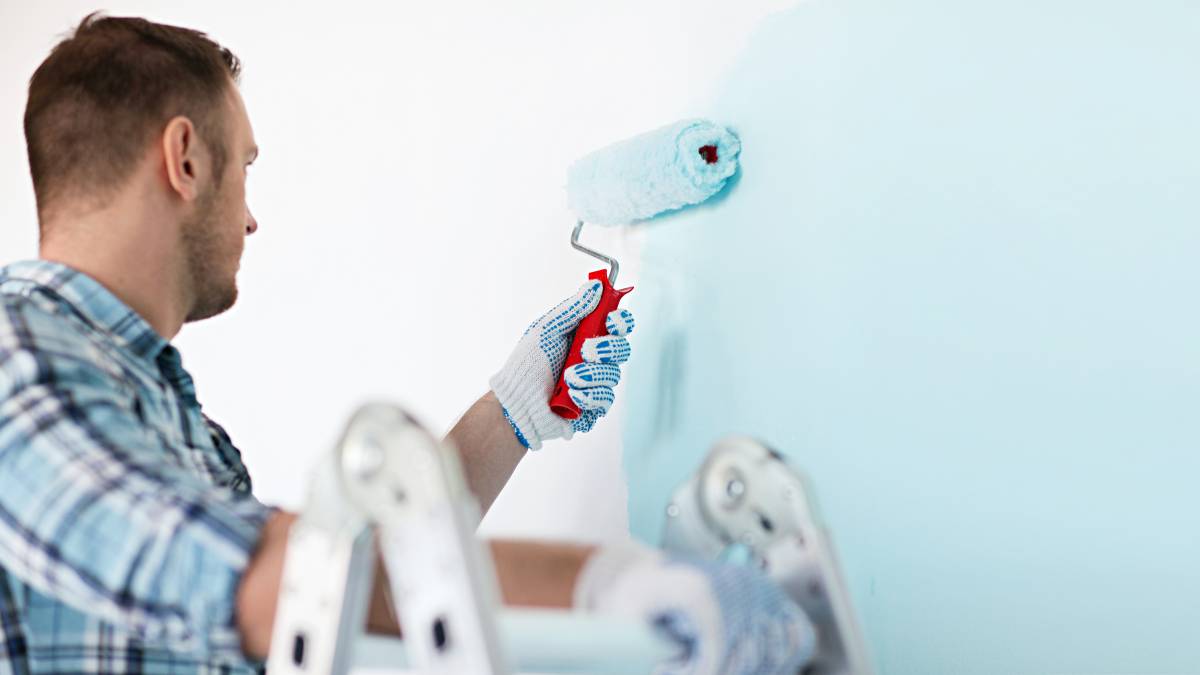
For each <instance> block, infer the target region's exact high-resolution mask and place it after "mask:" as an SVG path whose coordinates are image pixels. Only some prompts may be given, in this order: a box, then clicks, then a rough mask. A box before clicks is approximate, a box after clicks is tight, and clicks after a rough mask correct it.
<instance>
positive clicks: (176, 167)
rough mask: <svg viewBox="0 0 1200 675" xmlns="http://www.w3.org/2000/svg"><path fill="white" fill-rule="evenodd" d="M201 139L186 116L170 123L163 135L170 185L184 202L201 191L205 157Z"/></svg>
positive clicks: (176, 118) (164, 159)
mask: <svg viewBox="0 0 1200 675" xmlns="http://www.w3.org/2000/svg"><path fill="white" fill-rule="evenodd" d="M200 146H201V143H200V139H199V137H197V136H196V127H195V125H193V124H192V121H191V120H190V119H188V118H186V117H184V116H182V115H180V116H178V117H174V118H172V119H171V121H170V122H167V128H166V129H165V130H164V131H163V135H162V151H163V162H164V163H165V164H166V170H167V184H168V185H169V186H170V187H171V189H172V190H173V191H174V192H175V193H176V194H178V195H179V197H180V198H181V199H183V200H184V201H188V202H190V201H192V200H193V199H195V198H196V195H197V194H199V188H200V185H199V181H198V179H197V177H198V176H199V175H200V163H201V162H202V161H203V160H204V158H203V157H202V156H201V150H200Z"/></svg>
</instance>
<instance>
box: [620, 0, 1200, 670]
mask: <svg viewBox="0 0 1200 675" xmlns="http://www.w3.org/2000/svg"><path fill="white" fill-rule="evenodd" d="M1198 29H1200V9H1198V8H1197V6H1196V5H1195V4H1194V3H1183V2H1155V3H1116V2H1086V3H1085V2H1063V1H1054V2H1026V1H1013V2H1006V3H984V2H971V3H947V2H932V1H929V2H926V1H923V0H913V1H910V2H906V3H890V2H874V1H869V0H842V1H840V2H834V1H832V0H813V1H812V2H806V3H804V4H802V5H801V6H800V7H798V8H796V9H795V10H793V11H790V12H786V13H783V14H780V15H778V16H774V17H772V18H771V19H769V20H768V21H766V22H764V24H763V25H762V27H761V29H760V30H758V31H757V32H756V33H755V34H754V35H753V36H752V38H751V39H750V42H749V44H748V47H747V49H746V50H745V52H744V53H743V54H742V55H741V56H740V57H739V59H738V61H737V63H736V64H735V65H734V66H733V68H732V70H731V71H730V72H729V73H728V75H727V76H726V77H724V78H723V79H722V82H723V84H721V85H720V86H719V87H718V89H717V93H716V95H715V96H714V97H713V98H712V100H711V102H710V103H709V104H708V105H706V106H704V107H703V109H701V110H698V112H699V113H701V114H705V115H708V116H711V117H713V118H716V119H718V120H722V121H725V122H726V123H728V124H731V125H732V126H733V128H734V129H736V130H737V131H738V133H739V134H740V135H741V138H742V140H743V144H744V154H743V166H742V173H741V176H740V180H739V181H738V182H737V184H736V185H735V186H734V187H733V188H732V189H731V190H730V191H729V192H728V193H727V194H725V195H724V198H723V200H722V201H720V202H719V203H718V204H716V205H715V206H713V207H712V208H705V209H700V210H696V211H693V212H690V213H687V214H683V215H680V216H675V217H671V218H667V219H664V220H662V221H660V222H652V223H650V224H648V225H647V226H646V227H645V228H643V232H642V233H641V236H644V237H645V238H646V251H645V256H644V259H643V265H644V269H643V273H642V284H641V289H640V292H639V294H635V295H634V296H631V298H630V305H631V306H632V307H634V308H635V310H638V311H639V312H640V314H641V315H644V316H648V317H655V318H656V319H657V321H655V322H654V323H651V324H648V325H647V328H646V330H645V331H643V333H642V334H641V336H640V341H639V347H640V348H641V355H640V356H641V358H642V359H643V360H642V361H641V362H640V364H639V365H640V367H639V368H637V369H636V370H633V371H632V372H631V373H630V376H629V378H628V379H627V385H628V386H629V387H630V391H631V392H632V394H631V395H630V396H628V397H627V398H628V399H629V400H628V401H627V403H628V404H629V406H630V409H634V410H638V411H639V414H637V415H631V416H630V417H629V418H628V428H627V431H626V434H625V448H626V450H625V451H626V464H627V472H628V475H629V481H630V482H629V492H630V513H631V514H633V516H634V518H633V521H632V523H633V528H634V531H635V532H636V533H637V534H638V535H639V536H641V537H643V538H646V539H650V540H654V539H656V538H657V536H658V528H659V527H660V525H661V521H662V508H663V506H664V504H665V497H666V494H667V493H668V491H669V490H670V488H671V487H672V486H673V485H675V484H676V483H677V482H678V481H680V480H682V478H683V477H684V476H685V475H687V474H688V473H690V472H691V471H692V469H693V467H694V466H695V464H696V462H697V461H699V458H700V457H702V456H703V454H704V452H705V450H706V448H707V446H708V444H709V443H711V442H712V441H713V440H714V439H715V438H716V437H718V436H719V435H721V434H724V433H729V432H742V433H751V434H755V435H757V436H759V437H761V438H763V439H765V440H767V441H768V442H770V443H772V444H773V445H775V446H776V447H777V448H778V449H780V450H782V451H784V452H785V453H786V454H788V455H789V456H790V457H791V458H792V460H793V461H794V462H796V463H797V464H798V465H800V466H802V467H803V468H805V469H806V470H807V472H808V473H809V474H810V476H811V477H812V478H813V480H814V483H815V485H816V490H817V493H818V497H819V499H820V501H821V503H822V506H823V510H824V513H825V516H826V518H827V520H828V522H829V524H830V525H831V527H832V530H833V535H834V538H835V539H836V541H837V543H838V545H839V549H840V553H841V558H842V561H843V563H844V565H845V567H846V571H847V574H848V577H849V583H850V586H851V589H852V592H853V595H854V597H855V600H856V603H857V605H858V607H859V610H860V613H861V615H862V619H863V622H864V624H865V627H866V632H867V636H868V639H869V641H870V643H871V645H872V648H873V651H874V654H875V657H876V661H877V662H878V664H879V666H880V670H881V671H882V672H883V673H888V674H898V673H905V674H908V673H911V674H914V675H916V674H922V675H927V674H932V673H953V674H957V675H962V674H969V673H980V674H983V673H1196V672H1200V647H1198V646H1197V642H1196V640H1195V639H1194V632H1195V629H1196V626H1197V625H1200V572H1198V571H1197V569H1198V567H1197V563H1198V562H1200V529H1198V528H1197V527H1196V523H1195V521H1196V514H1197V513H1200V492H1198V491H1197V490H1196V488H1195V476H1196V475H1197V474H1198V473H1200V453H1197V449H1198V448H1200V415H1198V414H1197V402H1198V401H1200V320H1198V319H1197V313H1196V290H1197V288H1200V264H1197V255H1198V253H1200V227H1197V223H1198V219H1197V215H1198V214H1200V208H1198V207H1200V190H1198V189H1197V186H1198V185H1200V126H1198V125H1197V120H1198V119H1200V114H1198V113H1200V96H1198V95H1197V93H1196V92H1197V89H1196V87H1195V86H1194V84H1193V83H1194V79H1195V77H1194V70H1195V64H1196V63H1197V62H1198V61H1200V40H1197V36H1200V30H1198ZM647 360H653V361H656V362H657V365H656V366H651V365H648V364H647V362H646V361H647Z"/></svg>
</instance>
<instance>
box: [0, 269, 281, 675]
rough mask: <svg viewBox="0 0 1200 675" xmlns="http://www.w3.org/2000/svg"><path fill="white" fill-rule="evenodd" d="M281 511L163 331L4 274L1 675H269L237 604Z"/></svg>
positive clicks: (86, 296)
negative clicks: (242, 629) (261, 495)
mask: <svg viewBox="0 0 1200 675" xmlns="http://www.w3.org/2000/svg"><path fill="white" fill-rule="evenodd" d="M269 515H270V509H268V508H267V507H265V506H263V505H262V504H261V503H259V502H258V501H257V500H255V499H254V498H253V497H252V496H251V495H250V477H249V476H248V475H247V473H246V469H245V467H244V466H243V464H242V461H241V455H240V453H239V452H238V451H237V449H236V448H234V446H233V444H232V443H231V442H230V440H229V437H228V436H227V435H226V434H225V432H224V431H223V430H222V429H221V427H219V426H217V425H216V424H215V423H213V422H212V421H211V420H209V419H208V418H207V417H205V416H204V415H203V414H202V413H201V412H200V404H199V403H198V402H197V401H196V396H195V389H194V387H193V385H192V379H191V377H190V376H189V375H188V373H187V371H185V370H184V369H183V365H182V364H181V362H180V357H179V352H178V351H176V349H175V348H174V347H172V346H171V345H170V344H168V343H167V341H166V340H164V339H163V338H162V337H160V336H159V335H158V334H157V333H155V332H154V330H153V329H152V328H151V327H150V326H149V324H147V323H146V322H145V321H144V320H143V319H142V318H141V317H140V316H138V315H137V314H136V313H134V311H133V310H131V309H129V307H127V306H126V305H124V304H123V303H122V302H121V301H120V300H118V299H117V298H116V297H115V296H113V295H112V293H110V292H108V291H107V290H106V289H104V288H103V287H102V286H101V285H100V284H98V283H96V282H95V281H94V280H92V279H90V278H89V277H87V276H85V275H84V274H81V273H79V272H76V271H74V270H71V269H69V268H67V267H64V266H62V265H57V264H53V263H49V262H45V261H35V262H23V263H17V264H14V265H10V266H8V267H5V268H3V269H2V270H0V674H7V673H14V674H24V673H56V674H67V673H210V672H219V673H247V672H261V670H262V664H261V663H260V662H254V661H250V660H248V659H247V657H246V656H244V655H243V653H242V651H241V648H240V645H239V637H238V632H237V630H236V627H235V624H234V598H235V594H236V589H237V583H238V580H239V578H240V577H241V573H242V571H243V570H244V569H245V567H246V564H247V562H248V560H249V558H250V554H251V552H252V551H253V548H254V546H255V545H256V544H257V542H258V537H259V533H260V530H261V528H262V526H263V524H264V523H265V522H266V519H267V517H268V516H269Z"/></svg>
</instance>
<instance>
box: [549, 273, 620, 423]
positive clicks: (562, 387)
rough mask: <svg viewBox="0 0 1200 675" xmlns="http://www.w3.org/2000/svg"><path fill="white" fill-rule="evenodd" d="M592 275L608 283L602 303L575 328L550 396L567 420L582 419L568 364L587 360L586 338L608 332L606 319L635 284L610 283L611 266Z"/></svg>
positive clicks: (557, 409) (604, 283)
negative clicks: (569, 388)
mask: <svg viewBox="0 0 1200 675" xmlns="http://www.w3.org/2000/svg"><path fill="white" fill-rule="evenodd" d="M588 278H589V279H595V280H597V281H599V282H600V283H601V284H603V285H604V288H603V289H602V291H601V294H600V304H599V305H596V309H594V310H592V313H591V314H588V315H587V316H585V317H584V318H583V321H580V322H579V327H578V328H576V329H575V339H574V340H572V341H571V350H570V351H568V352H567V362H566V363H564V364H563V374H562V375H559V377H558V386H557V387H555V388H554V395H553V396H551V397H550V409H551V410H553V411H554V414H556V415H558V416H559V417H561V418H563V419H565V420H573V419H578V418H579V415H580V410H579V406H577V405H575V402H574V401H572V400H571V395H570V394H568V393H567V381H566V379H565V378H566V372H567V368H570V367H571V366H574V365H576V364H580V363H583V341H584V340H587V339H588V338H594V337H601V336H604V335H608V326H607V325H606V324H605V322H606V321H607V319H608V314H609V312H611V311H613V310H614V309H616V308H617V305H619V304H621V298H623V297H625V295H626V294H627V293H629V291H632V290H633V287H632V286H630V287H629V288H622V289H620V290H617V289H615V288H613V287H612V284H610V283H608V270H596V271H595V272H592V273H591V274H589V275H588Z"/></svg>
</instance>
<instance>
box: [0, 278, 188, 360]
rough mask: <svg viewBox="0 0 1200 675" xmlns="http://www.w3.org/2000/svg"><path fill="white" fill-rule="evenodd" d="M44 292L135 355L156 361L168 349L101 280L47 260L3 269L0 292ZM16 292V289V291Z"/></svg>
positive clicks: (140, 318) (157, 335) (135, 313)
mask: <svg viewBox="0 0 1200 675" xmlns="http://www.w3.org/2000/svg"><path fill="white" fill-rule="evenodd" d="M14 285H15V286H16V287H18V288H21V289H22V291H23V292H26V293H28V292H32V291H41V292H44V293H47V294H48V295H50V296H51V297H54V298H55V299H56V300H58V301H59V303H61V304H63V305H65V306H66V308H67V309H70V310H71V311H73V312H74V313H75V314H76V315H78V316H79V317H80V318H82V319H83V320H84V321H85V322H87V323H88V324H90V325H91V326H92V327H94V328H96V329H98V330H101V331H103V332H105V333H108V334H109V335H111V336H112V337H113V339H114V340H115V341H116V342H117V343H119V344H120V345H121V346H122V347H124V348H125V349H127V350H128V351H130V352H132V353H133V354H135V355H137V356H139V357H141V358H144V359H146V360H148V361H151V362H154V361H155V360H156V359H157V357H158V355H159V353H160V352H162V351H163V349H164V348H166V347H167V346H169V344H168V342H167V340H166V338H164V337H163V336H161V335H159V334H158V333H157V332H155V331H154V329H153V328H151V327H150V324H149V323H146V320H145V319H143V318H142V317H141V316H140V315H139V314H138V313H137V312H135V311H133V310H132V309H130V307H129V306H128V305H126V304H125V303H124V302H121V300H120V299H118V298H117V296H115V295H113V294H112V292H111V291H109V290H108V289H107V288H105V287H104V286H102V285H100V283H99V282H98V281H96V280H95V279H92V278H91V277H89V276H88V275H86V274H84V273H83V272H79V271H77V270H74V269H71V268H70V267H67V266H66V265H61V264H59V263H55V262H50V261H48V260H26V261H22V262H17V263H13V264H11V265H8V266H7V267H4V268H3V269H0V290H4V291H7V292H12V291H10V290H9V289H10V288H13V287H14ZM14 290H15V289H14Z"/></svg>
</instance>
